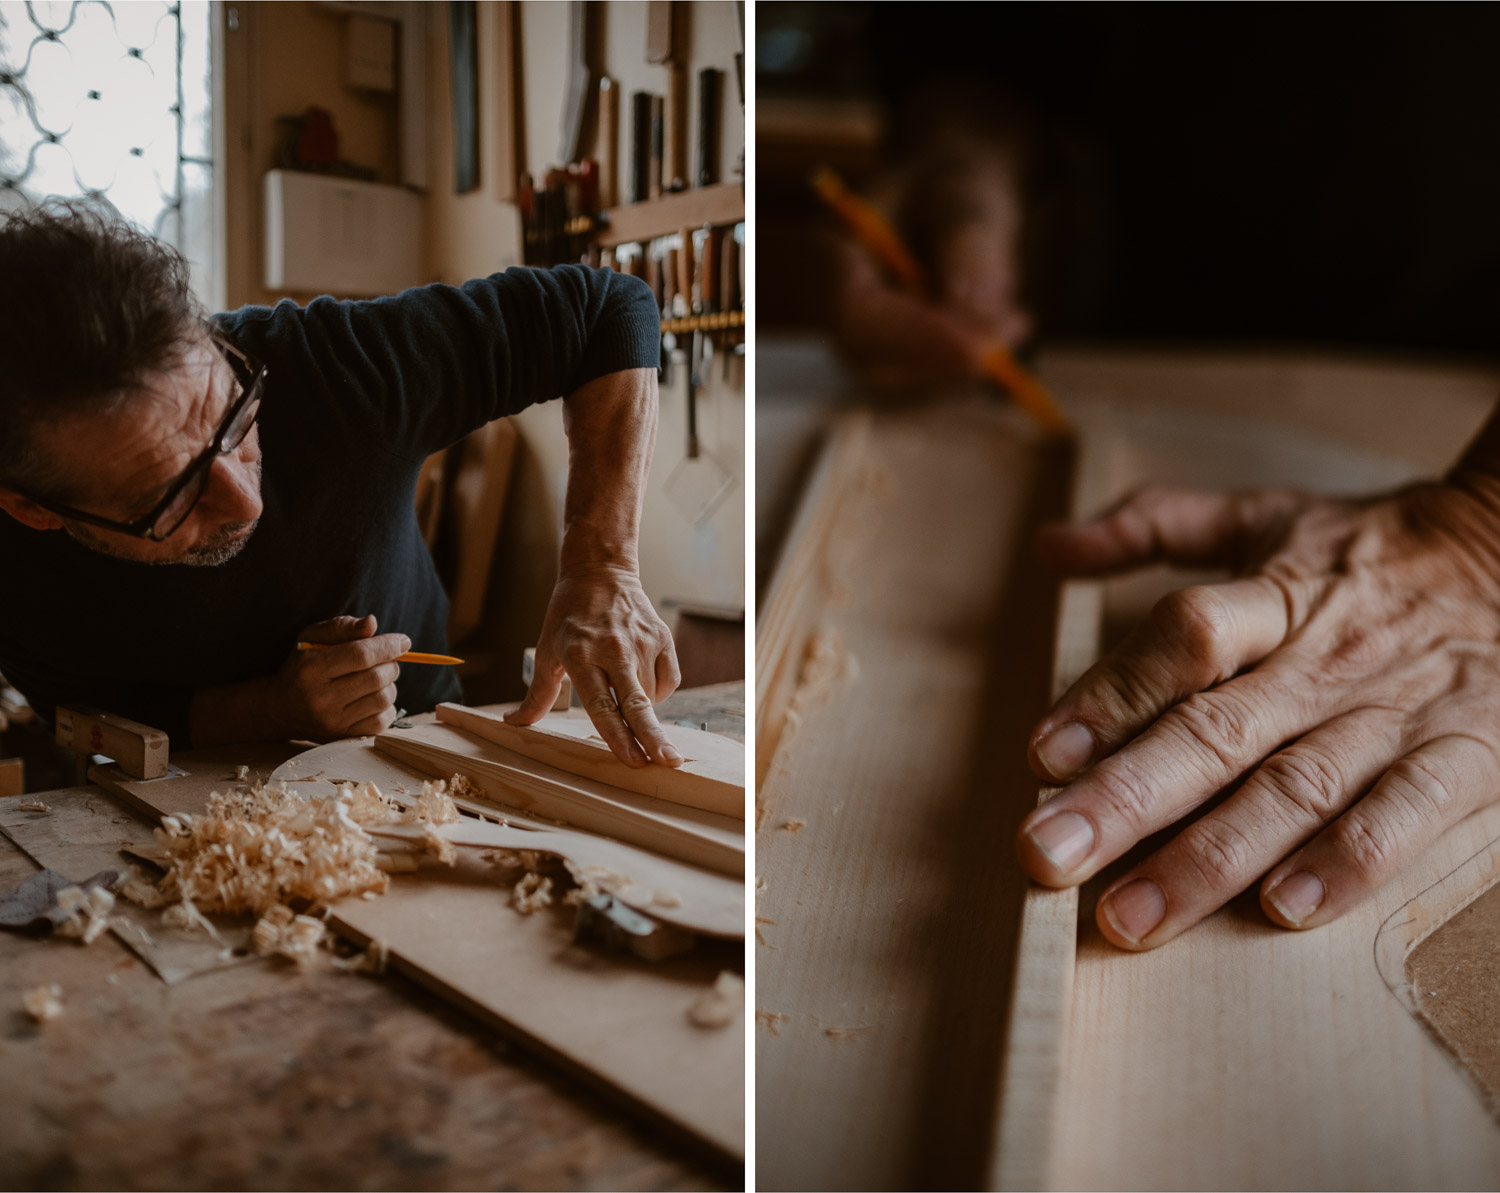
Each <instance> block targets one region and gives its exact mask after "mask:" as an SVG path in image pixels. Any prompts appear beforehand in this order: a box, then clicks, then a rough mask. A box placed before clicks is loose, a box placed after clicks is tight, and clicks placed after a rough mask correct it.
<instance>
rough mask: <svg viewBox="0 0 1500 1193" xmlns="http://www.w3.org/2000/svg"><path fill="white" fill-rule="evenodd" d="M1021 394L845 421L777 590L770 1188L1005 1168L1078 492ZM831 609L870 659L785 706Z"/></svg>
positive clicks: (766, 910)
mask: <svg viewBox="0 0 1500 1193" xmlns="http://www.w3.org/2000/svg"><path fill="white" fill-rule="evenodd" d="M1012 413H1013V412H1008V411H1002V410H999V409H996V408H995V407H993V406H968V407H958V408H949V407H940V408H937V409H931V410H928V411H927V412H925V413H921V414H916V415H903V416H885V417H880V418H875V419H873V420H871V419H856V420H855V421H854V422H852V423H850V424H846V426H845V427H842V428H840V429H839V430H837V431H835V433H834V436H833V438H832V441H831V447H830V448H829V451H830V453H832V454H831V455H828V456H825V459H824V463H823V465H822V466H820V468H819V469H818V470H817V472H816V473H815V479H814V487H813V488H812V489H811V490H810V493H811V494H812V496H813V499H814V500H815V501H816V502H817V503H818V504H817V508H813V507H810V506H807V505H804V506H803V507H802V510H801V513H800V514H799V519H798V522H797V525H798V526H800V527H801V532H800V533H801V534H806V535H810V536H812V537H811V539H810V540H808V541H803V540H801V539H800V538H794V540H793V541H791V542H789V543H788V546H787V548H786V551H785V552H784V554H783V564H784V565H786V566H787V567H790V568H792V569H794V570H793V571H792V572H791V573H788V574H785V575H784V574H780V573H779V574H778V576H777V577H776V578H775V579H774V580H773V581H772V586H771V589H770V590H769V595H768V598H767V600H768V609H767V610H766V613H765V620H763V622H762V628H761V630H760V637H759V641H758V645H757V658H756V672H757V678H758V682H759V683H761V684H762V685H763V686H762V687H761V688H760V692H759V697H758V698H759V699H761V700H764V699H765V698H766V695H767V691H768V688H767V686H766V685H767V683H768V677H775V676H780V677H782V678H781V679H779V680H777V679H772V680H771V681H770V682H772V683H776V684H778V685H780V686H782V687H783V690H785V691H787V693H788V694H787V695H786V696H783V697H782V704H781V712H782V714H783V722H784V724H783V729H782V732H781V734H780V741H779V744H778V746H777V749H776V751H775V754H774V757H773V758H771V759H769V760H767V765H766V774H765V779H764V783H763V785H762V786H761V788H760V791H759V803H760V805H761V813H760V823H759V828H758V831H757V837H756V845H757V855H756V859H757V860H756V867H757V872H758V896H757V909H756V919H757V927H758V937H759V943H758V944H757V953H756V966H757V972H756V1008H757V1010H756V1014H757V1020H758V1023H757V1030H756V1098H757V1110H756V1134H757V1144H756V1154H757V1170H756V1180H757V1184H758V1186H759V1187H760V1188H762V1189H789V1188H790V1189H798V1188H810V1189H828V1188H973V1187H977V1186H978V1185H980V1184H981V1183H982V1182H983V1180H984V1179H985V1173H986V1167H985V1166H986V1163H987V1145H988V1138H989V1133H990V1131H991V1129H992V1128H993V1124H994V1119H995V1102H996V1096H997V1090H998V1085H999V1082H998V1070H999V1056H1000V1047H1001V1040H1000V1033H1001V1028H1002V1026H1003V1023H1004V1008H1005V1005H1006V1002H1007V999H1008V995H1009V991H1010V984H1011V983H1010V971H1011V956H1012V950H1013V945H1014V933H1015V925H1016V922H1017V919H1018V916H1019V912H1020V905H1021V898H1022V895H1023V892H1024V886H1023V884H1022V882H1021V878H1020V874H1019V871H1018V869H1017V868H1016V867H1015V866H1014V865H1012V864H1010V862H1009V856H1010V852H1009V844H1008V842H1009V837H1010V835H1011V834H1012V833H1013V832H1014V829H1015V827H1016V825H1017V824H1018V823H1019V820H1020V818H1021V816H1023V815H1024V814H1025V812H1026V811H1027V810H1028V809H1029V808H1031V807H1033V806H1034V805H1035V800H1036V785H1035V780H1034V779H1032V778H1031V776H1030V774H1029V772H1028V770H1027V768H1026V762H1025V734H1026V731H1027V729H1028V728H1029V725H1030V723H1031V720H1032V719H1033V718H1034V717H1036V716H1039V715H1040V713H1041V711H1042V710H1043V709H1044V708H1045V704H1046V699H1047V695H1048V690H1049V680H1050V671H1051V664H1052V659H1051V655H1052V649H1051V641H1052V621H1053V617H1054V615H1055V601H1056V583H1055V581H1054V580H1053V579H1052V578H1051V577H1048V576H1045V575H1043V574H1041V573H1040V572H1039V571H1038V569H1037V568H1036V567H1035V566H1034V565H1033V564H1032V562H1031V558H1032V557H1031V544H1030V536H1029V533H1028V528H1029V527H1030V526H1032V525H1034V524H1035V523H1036V521H1037V520H1038V519H1039V518H1041V517H1055V516H1059V515H1060V514H1061V513H1062V512H1063V510H1064V509H1065V505H1066V496H1067V491H1066V476H1067V472H1066V467H1065V463H1064V462H1062V461H1059V460H1058V459H1056V458H1055V457H1050V456H1048V455H1046V454H1045V451H1044V449H1043V448H1042V446H1041V445H1040V444H1039V443H1038V441H1037V439H1036V437H1035V435H1034V433H1033V432H1032V430H1031V428H1030V427H1028V426H1027V425H1026V424H1025V422H1024V421H1023V420H1022V419H1021V418H1020V417H1019V416H1018V417H1016V418H1012V417H1011V414H1012ZM841 477H842V478H843V479H840V478H841ZM849 485H853V486H855V490H854V492H853V493H850V492H849V491H848V488H847V486H849ZM819 544H828V545H829V549H828V550H826V551H825V550H822V549H821V547H820V546H819ZM799 574H800V575H803V576H806V577H808V578H809V579H811V581H812V582H813V584H814V585H815V591H816V595H817V597H818V600H817V601H808V602H806V603H804V601H805V599H806V596H807V594H806V592H805V591H803V590H800V589H799V588H798V586H797V585H796V584H795V583H794V582H793V581H792V580H791V579H789V578H788V576H789V575H791V576H794V575H799ZM799 604H800V605H801V606H802V608H801V611H799V610H798V605H799ZM773 605H774V608H772V607H771V606H773ZM809 634H813V635H817V634H823V635H825V640H826V641H833V640H835V639H836V640H838V641H839V642H841V643H842V650H843V652H844V653H845V655H846V656H847V660H848V663H849V665H848V666H846V667H845V668H844V669H843V671H842V678H841V679H838V680H836V681H835V682H833V683H831V684H830V685H829V686H828V688H827V690H826V691H825V692H824V693H823V695H822V697H821V699H819V700H811V699H810V700H806V701H803V702H802V705H801V707H800V710H799V715H798V717H796V718H794V719H793V720H792V727H791V728H787V727H785V718H784V713H785V708H786V706H787V705H788V704H790V703H791V702H792V701H793V700H794V699H796V696H795V692H796V689H797V687H798V684H799V675H798V672H799V670H800V671H802V672H803V673H804V674H803V678H806V675H805V670H806V669H805V667H803V666H801V664H802V662H803V653H802V652H801V651H800V650H799V648H798V645H797V644H798V643H799V642H805V641H806V639H807V637H808V636H809ZM772 650H775V651H779V652H783V653H782V654H780V655H779V656H777V655H773V654H771V653H767V652H770V651H772ZM803 690H804V691H806V687H805V686H804V688H803ZM763 715H764V714H763Z"/></svg>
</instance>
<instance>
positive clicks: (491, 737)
mask: <svg viewBox="0 0 1500 1193" xmlns="http://www.w3.org/2000/svg"><path fill="white" fill-rule="evenodd" d="M437 717H438V720H439V721H441V722H443V723H444V724H445V725H452V726H454V727H455V728H457V729H463V730H465V731H467V732H469V733H472V734H474V735H475V736H476V737H482V738H484V740H485V741H489V742H494V743H495V744H496V745H500V746H504V747H505V748H506V749H508V750H514V751H515V752H516V753H517V754H520V755H521V756H523V757H525V758H532V759H535V760H536V761H537V762H544V763H546V764H547V765H548V766H555V767H557V769H558V770H563V771H567V772H568V773H569V774H572V775H581V776H582V777H583V778H586V779H593V780H594V781H595V782H598V783H608V784H609V785H610V786H611V787H618V788H620V789H621V790H624V791H634V792H636V793H637V794H638V795H649V796H650V797H651V798H653V799H660V800H666V801H667V802H668V803H672V804H682V805H683V806H684V807H688V808H699V809H701V810H702V811H705V812H716V813H718V814H719V815H720V816H729V817H733V818H735V819H737V820H744V819H745V748H744V746H742V745H741V744H740V743H739V742H737V741H731V740H730V739H729V738H727V737H720V736H719V735H718V734H717V733H705V732H703V731H702V730H701V729H693V728H690V727H689V726H686V725H671V724H668V725H663V726H662V728H663V730H664V731H665V732H666V735H667V738H668V739H669V740H670V741H671V743H672V744H673V745H674V746H676V747H677V748H678V749H679V750H681V751H682V754H683V757H685V758H686V759H687V761H686V762H685V763H683V764H682V766H680V767H672V766H661V765H658V764H656V763H651V764H648V765H646V766H642V767H630V766H626V765H625V763H623V762H621V761H620V760H619V759H618V758H616V757H615V756H614V754H613V753H611V752H610V749H609V747H608V746H607V745H605V744H604V742H603V741H602V740H600V738H599V736H598V733H597V732H596V731H595V729H594V726H593V723H592V722H591V721H589V720H587V719H585V718H582V717H544V718H543V719H542V720H540V721H538V722H537V723H536V724H535V725H508V724H506V723H505V720H504V719H503V718H502V717H501V716H500V715H498V714H496V713H487V712H480V711H478V710H476V709H472V708H466V707H465V706H464V705H462V704H439V705H438V707H437Z"/></svg>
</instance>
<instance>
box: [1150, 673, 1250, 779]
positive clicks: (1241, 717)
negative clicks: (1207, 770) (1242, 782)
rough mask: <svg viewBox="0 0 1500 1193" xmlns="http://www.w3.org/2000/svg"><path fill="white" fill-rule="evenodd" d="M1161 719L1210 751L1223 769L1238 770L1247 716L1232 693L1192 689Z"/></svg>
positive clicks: (1248, 731)
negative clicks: (1186, 696)
mask: <svg viewBox="0 0 1500 1193" xmlns="http://www.w3.org/2000/svg"><path fill="white" fill-rule="evenodd" d="M1163 723H1164V724H1165V725H1167V726H1168V727H1172V728H1176V729H1177V730H1178V731H1179V732H1180V733H1182V734H1184V735H1185V736H1186V737H1187V738H1188V740H1189V741H1190V742H1191V743H1192V744H1193V745H1195V746H1197V747H1198V748H1199V750H1200V751H1202V752H1204V753H1207V754H1210V755H1212V756H1213V757H1214V758H1215V759H1217V760H1218V762H1219V765H1220V766H1221V767H1222V768H1223V769H1224V770H1225V771H1226V772H1228V773H1231V774H1235V775H1237V774H1238V773H1239V772H1240V769H1241V758H1240V755H1241V753H1242V752H1243V750H1244V747H1245V743H1246V742H1247V741H1248V740H1249V735H1250V729H1251V717H1250V715H1249V712H1248V710H1247V709H1246V708H1245V707H1244V705H1243V703H1242V702H1241V701H1240V700H1239V699H1237V698H1236V697H1233V696H1231V695H1229V694H1228V693H1227V692H1195V693H1194V694H1193V695H1191V696H1189V697H1188V698H1187V699H1186V700H1184V701H1183V702H1182V703H1181V704H1179V705H1177V707H1176V708H1174V709H1172V711H1171V712H1170V713H1168V714H1167V716H1166V717H1164V718H1163Z"/></svg>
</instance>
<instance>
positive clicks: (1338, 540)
mask: <svg viewBox="0 0 1500 1193" xmlns="http://www.w3.org/2000/svg"><path fill="white" fill-rule="evenodd" d="M1041 547H1042V551H1043V554H1044V556H1046V557H1048V558H1049V559H1050V561H1051V562H1053V563H1054V564H1056V565H1058V566H1059V567H1060V568H1061V569H1062V570H1064V571H1067V572H1071V573H1074V574H1093V573H1105V572H1111V571H1116V570H1119V569H1122V568H1129V567H1133V566H1136V565H1139V564H1144V563H1147V562H1152V561H1161V560H1165V561H1169V562H1173V563H1179V564H1190V565H1194V566H1201V565H1205V564H1207V565H1218V566H1225V567H1228V568H1231V569H1233V570H1234V571H1235V572H1237V573H1238V575H1239V578H1238V579H1235V580H1232V581H1230V582H1228V583H1224V584H1215V585H1204V586H1200V587H1195V588H1187V589H1183V590H1182V591H1180V592H1176V593H1173V594H1171V595H1170V596H1168V597H1166V598H1165V599H1163V600H1162V601H1161V602H1160V603H1159V604H1158V605H1157V606H1156V608H1155V610H1153V612H1152V614H1151V617H1150V618H1149V620H1147V621H1146V622H1145V623H1144V624H1143V625H1141V626H1140V627H1138V628H1137V629H1136V630H1135V631H1134V632H1133V633H1132V634H1131V635H1130V636H1129V637H1128V638H1127V639H1126V641H1125V642H1124V643H1123V644H1122V645H1121V646H1120V648H1119V649H1118V650H1116V651H1114V652H1113V653H1112V654H1111V655H1109V656H1108V657H1106V658H1105V659H1103V660H1102V661H1101V662H1099V663H1098V664H1097V665H1096V666H1094V667H1093V668H1092V669H1091V670H1090V671H1089V672H1088V673H1087V674H1086V675H1084V676H1083V677H1082V678H1081V679H1080V680H1079V681H1078V682H1077V683H1076V684H1074V685H1073V687H1072V688H1070V689H1069V690H1068V692H1067V693H1066V694H1065V695H1064V696H1063V698H1062V699H1061V700H1060V701H1059V702H1058V704H1057V706H1056V707H1055V708H1054V709H1053V710H1052V711H1051V712H1050V713H1048V715H1047V716H1046V717H1045V718H1044V719H1043V720H1042V722H1041V723H1040V724H1039V725H1038V726H1037V728H1036V731H1035V732H1034V734H1033V736H1032V743H1031V763H1032V767H1033V769H1034V770H1035V771H1036V772H1037V774H1038V775H1040V776H1041V777H1043V778H1044V779H1047V780H1048V781H1050V782H1058V783H1062V782H1068V781H1070V780H1072V782H1071V785H1070V786H1068V787H1067V788H1066V789H1065V790H1064V791H1062V792H1059V793H1058V794H1057V795H1056V796H1054V797H1053V798H1052V799H1051V800H1049V801H1048V802H1047V803H1046V804H1045V805H1044V806H1043V807H1041V808H1039V809H1037V810H1036V811H1035V812H1033V813H1032V814H1031V815H1029V816H1028V817H1027V818H1026V820H1025V822H1024V823H1023V825H1022V828H1021V832H1020V834H1019V836H1018V839H1017V849H1018V853H1019V855H1020V858H1021V862H1022V864H1023V865H1024V867H1025V868H1026V870H1027V871H1028V872H1029V873H1030V874H1031V875H1032V876H1033V877H1034V878H1036V879H1037V880H1038V881H1039V882H1042V883H1045V884H1047V885H1049V886H1070V885H1074V884H1077V883H1080V882H1083V881H1084V880H1085V879H1087V878H1089V877H1090V876H1092V875H1093V874H1095V873H1096V872H1097V871H1099V870H1100V869H1101V868H1103V867H1104V866H1105V865H1107V864H1108V863H1109V862H1111V861H1113V860H1114V859H1116V858H1118V857H1120V856H1121V855H1122V854H1123V853H1125V852H1126V850H1128V849H1129V848H1130V847H1131V846H1133V845H1135V844H1136V843H1137V842H1138V841H1140V840H1142V839H1143V838H1145V837H1147V836H1149V835H1150V834H1152V833H1155V832H1157V831H1158V830H1160V829H1163V828H1166V827H1167V826H1169V825H1172V824H1173V823H1175V822H1177V821H1178V820H1180V819H1181V818H1183V817H1184V816H1185V815H1187V814H1188V813H1190V812H1192V811H1193V810H1194V809H1196V808H1198V807H1199V806H1200V805H1202V804H1203V803H1204V802H1205V801H1208V800H1210V799H1212V798H1213V797H1214V796H1216V795H1217V794H1219V793H1220V792H1223V791H1225V790H1226V789H1234V788H1235V786H1236V785H1237V784H1239V786H1238V789H1237V790H1233V793H1232V794H1231V795H1229V797H1228V798H1227V799H1225V800H1224V801H1223V802H1222V803H1220V804H1218V806H1216V807H1214V808H1212V810H1210V811H1209V812H1207V813H1206V814H1204V815H1202V816H1201V817H1200V818H1199V819H1197V820H1195V821H1193V822H1192V823H1191V824H1188V825H1187V826H1186V827H1184V828H1182V829H1181V830H1180V831H1179V832H1177V833H1176V835H1175V836H1174V837H1173V838H1172V839H1171V840H1170V841H1168V843H1167V844H1165V845H1164V846H1162V847H1161V848H1160V849H1158V850H1156V851H1155V852H1154V853H1152V854H1151V855H1150V856H1149V857H1147V858H1146V859H1145V860H1144V861H1143V862H1141V863H1140V864H1139V865H1137V866H1135V867H1133V868H1132V869H1131V870H1130V871H1129V872H1128V873H1126V874H1124V875H1122V876H1121V877H1119V878H1118V879H1116V880H1115V881H1114V882H1113V883H1111V884H1110V886H1109V888H1108V889H1107V890H1106V891H1105V892H1104V894H1103V895H1102V896H1101V897H1100V899H1099V904H1098V908H1097V912H1096V918H1097V920H1098V923H1099V927H1100V930H1101V931H1102V932H1103V933H1104V935H1105V936H1106V937H1107V938H1108V939H1109V940H1110V941H1112V942H1113V943H1115V944H1117V945H1119V946H1120V947H1122V948H1128V949H1146V948H1153V947H1155V946H1156V945H1159V944H1162V943H1164V942H1165V941H1168V940H1170V939H1172V937H1174V936H1176V935H1177V934H1178V933H1180V932H1182V931H1184V930H1185V929H1187V928H1189V927H1191V926H1192V925H1193V924H1196V923H1197V922H1198V921H1199V920H1200V919H1202V918H1203V917H1204V916H1206V915H1208V914H1209V913H1210V912H1212V911H1213V910H1214V909H1215V908H1217V907H1219V906H1220V905H1222V904H1223V903H1225V902H1226V901H1227V900H1228V899H1230V898H1231V897H1233V896H1234V895H1235V894H1237V893H1239V892H1240V891H1242V890H1244V889H1246V888H1247V887H1249V886H1250V885H1251V884H1252V883H1255V882H1259V883H1260V900H1261V905H1262V907H1263V908H1264V909H1265V912H1266V914H1267V915H1268V916H1269V917H1270V918H1271V919H1272V920H1273V921H1275V922H1276V923H1278V924H1280V925H1282V926H1284V927H1288V928H1311V927H1316V926H1318V925H1320V924H1324V923H1327V922H1328V921H1329V920H1332V919H1335V918H1337V917H1338V916H1339V915H1341V914H1343V913H1344V912H1345V911H1347V910H1348V909H1349V908H1351V907H1353V906H1354V905H1355V904H1356V903H1358V902H1359V901H1360V900H1361V899H1363V898H1364V897H1365V896H1366V895H1368V894H1369V893H1371V892H1372V891H1374V890H1375V889H1376V888H1377V887H1379V886H1380V885H1381V884H1382V883H1384V882H1386V881H1387V880H1388V879H1389V878H1391V877H1392V875H1394V874H1395V873H1396V872H1397V871H1398V870H1399V869H1400V868H1401V867H1402V866H1403V865H1405V864H1406V863H1408V862H1409V861H1411V860H1412V859H1413V858H1415V857H1417V856H1418V855H1419V854H1420V853H1421V851H1422V850H1423V849H1425V848H1426V847H1427V845H1428V844H1430V843H1431V842H1432V841H1433V840H1434V839H1435V838H1436V837H1437V836H1438V835H1439V834H1441V833H1442V832H1443V831H1444V830H1445V829H1446V828H1448V827H1449V826H1450V825H1452V824H1454V823H1455V822H1457V821H1458V820H1460V819H1461V818H1463V817H1464V816H1466V815H1468V814H1469V813H1470V812H1473V811H1474V810H1476V809H1477V808H1479V807H1481V806H1483V805H1485V804H1487V803H1489V802H1491V801H1493V800H1494V799H1496V797H1497V796H1500V503H1497V501H1496V494H1495V490H1494V488H1493V482H1488V481H1482V482H1475V481H1474V480H1473V478H1472V477H1471V478H1469V479H1467V480H1465V481H1461V482H1459V483H1453V484H1442V485H1438V484H1433V485H1422V486H1417V487H1414V488H1410V489H1406V490H1402V491H1400V492H1398V493H1395V494H1392V495H1389V496H1385V497H1381V498H1378V499H1374V500H1369V501H1362V502H1353V501H1332V500H1323V499H1315V498H1310V497H1306V496H1300V495H1294V494H1286V493H1263V494H1252V495H1237V496H1230V495H1216V494H1206V493H1189V492H1170V491H1146V492H1142V493H1140V494H1138V495H1137V496H1135V497H1133V498H1131V499H1129V500H1127V501H1126V502H1125V503H1124V504H1122V505H1121V506H1120V507H1118V508H1117V509H1116V510H1114V511H1113V512H1112V513H1109V514H1107V515H1105V516H1103V517H1101V518H1098V519H1096V520H1094V521H1092V522H1087V523H1083V524H1081V525H1077V526H1071V527H1065V528H1053V529H1051V530H1050V531H1048V532H1046V533H1045V534H1044V535H1043V539H1042V542H1041ZM1075 776H1076V778H1075Z"/></svg>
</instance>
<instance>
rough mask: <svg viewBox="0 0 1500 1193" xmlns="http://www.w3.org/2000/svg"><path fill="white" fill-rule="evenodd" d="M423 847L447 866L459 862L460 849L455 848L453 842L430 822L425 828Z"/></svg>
mask: <svg viewBox="0 0 1500 1193" xmlns="http://www.w3.org/2000/svg"><path fill="white" fill-rule="evenodd" d="M422 848H423V850H424V851H425V852H427V853H430V854H433V855H434V856H435V857H436V858H437V860H438V861H439V862H441V863H442V864H443V865H445V866H453V865H457V864H458V851H457V850H456V849H454V848H453V842H452V841H450V840H448V838H447V837H445V836H443V834H442V833H440V832H438V831H437V829H435V828H434V827H433V826H432V825H430V824H429V825H426V826H425V827H424V829H423V832H422Z"/></svg>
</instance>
